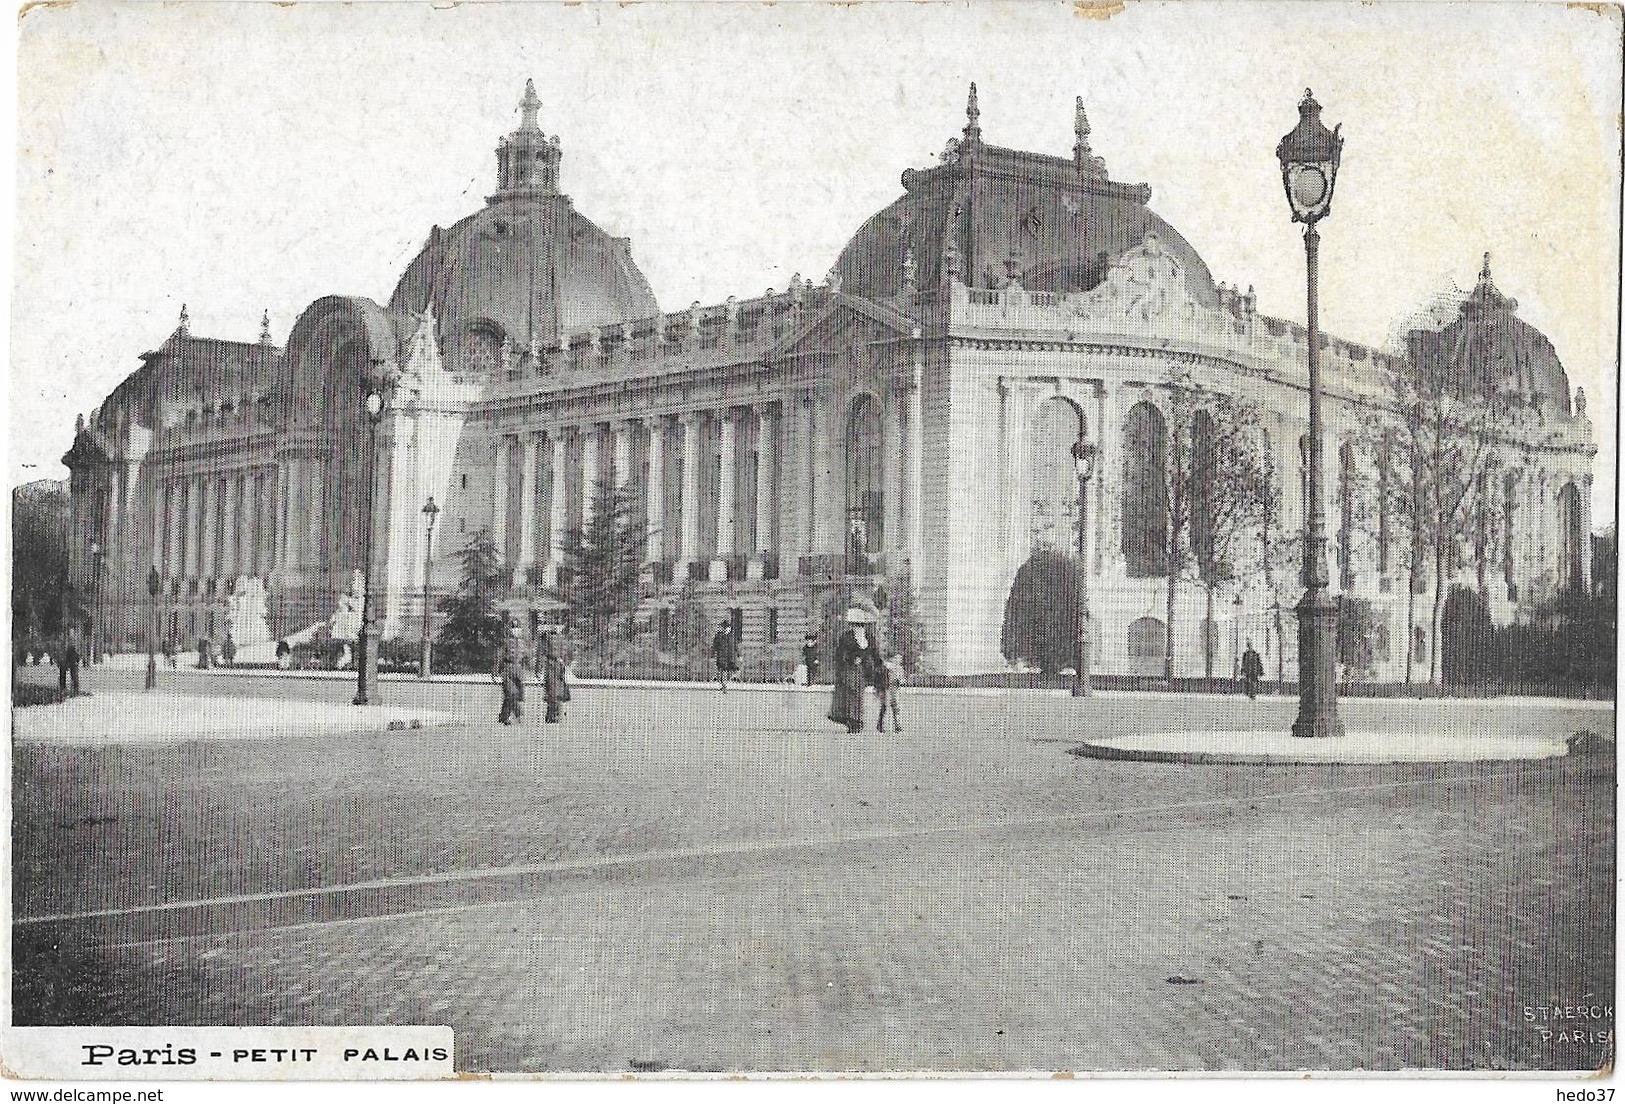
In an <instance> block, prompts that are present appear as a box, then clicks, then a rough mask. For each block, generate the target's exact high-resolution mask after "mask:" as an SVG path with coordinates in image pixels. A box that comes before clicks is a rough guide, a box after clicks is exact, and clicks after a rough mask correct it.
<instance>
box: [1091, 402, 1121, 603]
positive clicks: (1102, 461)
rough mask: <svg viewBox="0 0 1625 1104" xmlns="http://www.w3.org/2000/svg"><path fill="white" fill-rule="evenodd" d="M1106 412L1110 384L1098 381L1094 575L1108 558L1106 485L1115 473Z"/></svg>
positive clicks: (1094, 432)
mask: <svg viewBox="0 0 1625 1104" xmlns="http://www.w3.org/2000/svg"><path fill="white" fill-rule="evenodd" d="M1106 409H1107V404H1106V385H1105V383H1103V382H1100V381H1098V380H1097V381H1096V382H1095V419H1094V420H1095V424H1094V426H1093V427H1091V432H1090V434H1089V439H1090V440H1092V441H1094V443H1095V445H1096V446H1097V447H1098V449H1099V451H1098V452H1096V453H1095V475H1094V478H1093V479H1092V480H1091V481H1090V482H1091V484H1092V485H1091V486H1090V487H1089V499H1090V502H1089V509H1090V510H1091V511H1092V512H1093V516H1092V517H1090V518H1089V571H1090V573H1091V574H1093V575H1099V574H1100V573H1101V571H1102V569H1103V568H1104V561H1105V555H1104V553H1103V551H1102V550H1103V549H1104V548H1105V545H1106V495H1107V491H1106V484H1107V483H1109V482H1111V472H1112V470H1113V469H1112V467H1111V463H1112V460H1113V459H1114V458H1113V457H1111V456H1110V455H1109V454H1108V453H1107V452H1106V438H1107V433H1106V424H1107V421H1108V418H1107V414H1106ZM1115 459H1116V460H1117V461H1119V467H1118V468H1117V469H1116V470H1118V471H1121V470H1122V467H1121V463H1120V462H1121V459H1122V458H1121V457H1116V458H1115Z"/></svg>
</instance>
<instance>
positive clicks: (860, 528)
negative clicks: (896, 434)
mask: <svg viewBox="0 0 1625 1104" xmlns="http://www.w3.org/2000/svg"><path fill="white" fill-rule="evenodd" d="M881 444H882V440H881V427H880V404H879V403H878V402H876V401H875V397H874V396H873V395H870V394H867V393H866V394H862V395H859V396H858V397H857V398H856V399H855V400H853V403H852V409H851V412H850V413H848V415H847V418H846V546H847V552H848V554H849V555H860V556H870V555H874V554H875V553H877V552H879V551H880V550H881V549H882V548H884V547H885V544H884V541H885V533H884V532H883V531H882V525H883V524H884V518H885V512H884V507H885V493H884V490H883V484H882V481H881V472H880V457H881V452H880V449H881Z"/></svg>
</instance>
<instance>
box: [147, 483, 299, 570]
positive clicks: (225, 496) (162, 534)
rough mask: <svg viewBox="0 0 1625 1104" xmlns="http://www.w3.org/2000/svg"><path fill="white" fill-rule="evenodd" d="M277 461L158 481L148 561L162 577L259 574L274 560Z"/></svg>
mask: <svg viewBox="0 0 1625 1104" xmlns="http://www.w3.org/2000/svg"><path fill="white" fill-rule="evenodd" d="M277 487H278V466H276V465H270V464H266V465H259V466H256V467H252V468H240V469H236V470H232V471H223V472H198V473H194V474H190V475H174V476H169V477H167V478H164V479H162V480H160V481H159V484H158V487H157V493H156V498H155V502H154V508H153V514H152V527H153V532H152V547H153V563H154V565H155V566H156V567H157V568H158V571H159V574H160V575H161V576H162V577H163V578H164V579H169V580H174V579H186V580H199V579H232V578H236V577H237V576H239V575H248V576H264V575H267V574H269V573H270V571H271V569H272V568H273V567H274V566H275V565H276V550H277V546H278V545H277V534H278V528H277V512H276V508H275V500H276V496H277Z"/></svg>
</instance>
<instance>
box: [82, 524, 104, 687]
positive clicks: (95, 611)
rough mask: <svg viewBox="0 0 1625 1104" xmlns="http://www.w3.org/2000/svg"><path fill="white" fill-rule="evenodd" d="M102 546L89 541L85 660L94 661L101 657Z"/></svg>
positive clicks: (87, 661)
mask: <svg viewBox="0 0 1625 1104" xmlns="http://www.w3.org/2000/svg"><path fill="white" fill-rule="evenodd" d="M102 556H103V552H102V546H101V544H100V543H99V542H97V541H91V542H90V631H89V632H88V633H87V634H86V635H87V636H88V638H89V639H87V640H86V641H85V645H86V646H85V662H86V663H96V662H99V660H100V658H101V642H102V632H101V630H102V625H101V622H102Z"/></svg>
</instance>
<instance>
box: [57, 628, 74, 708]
mask: <svg viewBox="0 0 1625 1104" xmlns="http://www.w3.org/2000/svg"><path fill="white" fill-rule="evenodd" d="M56 682H57V686H58V687H59V688H60V689H61V690H62V692H63V693H64V694H70V696H72V695H77V694H78V693H79V639H78V636H77V635H76V634H75V633H74V631H73V630H72V629H69V630H68V635H67V639H65V640H64V641H63V642H62V655H61V656H60V657H59V658H58V660H57V673H56ZM70 686H71V687H72V690H71V693H70V691H69V687H70Z"/></svg>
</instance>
